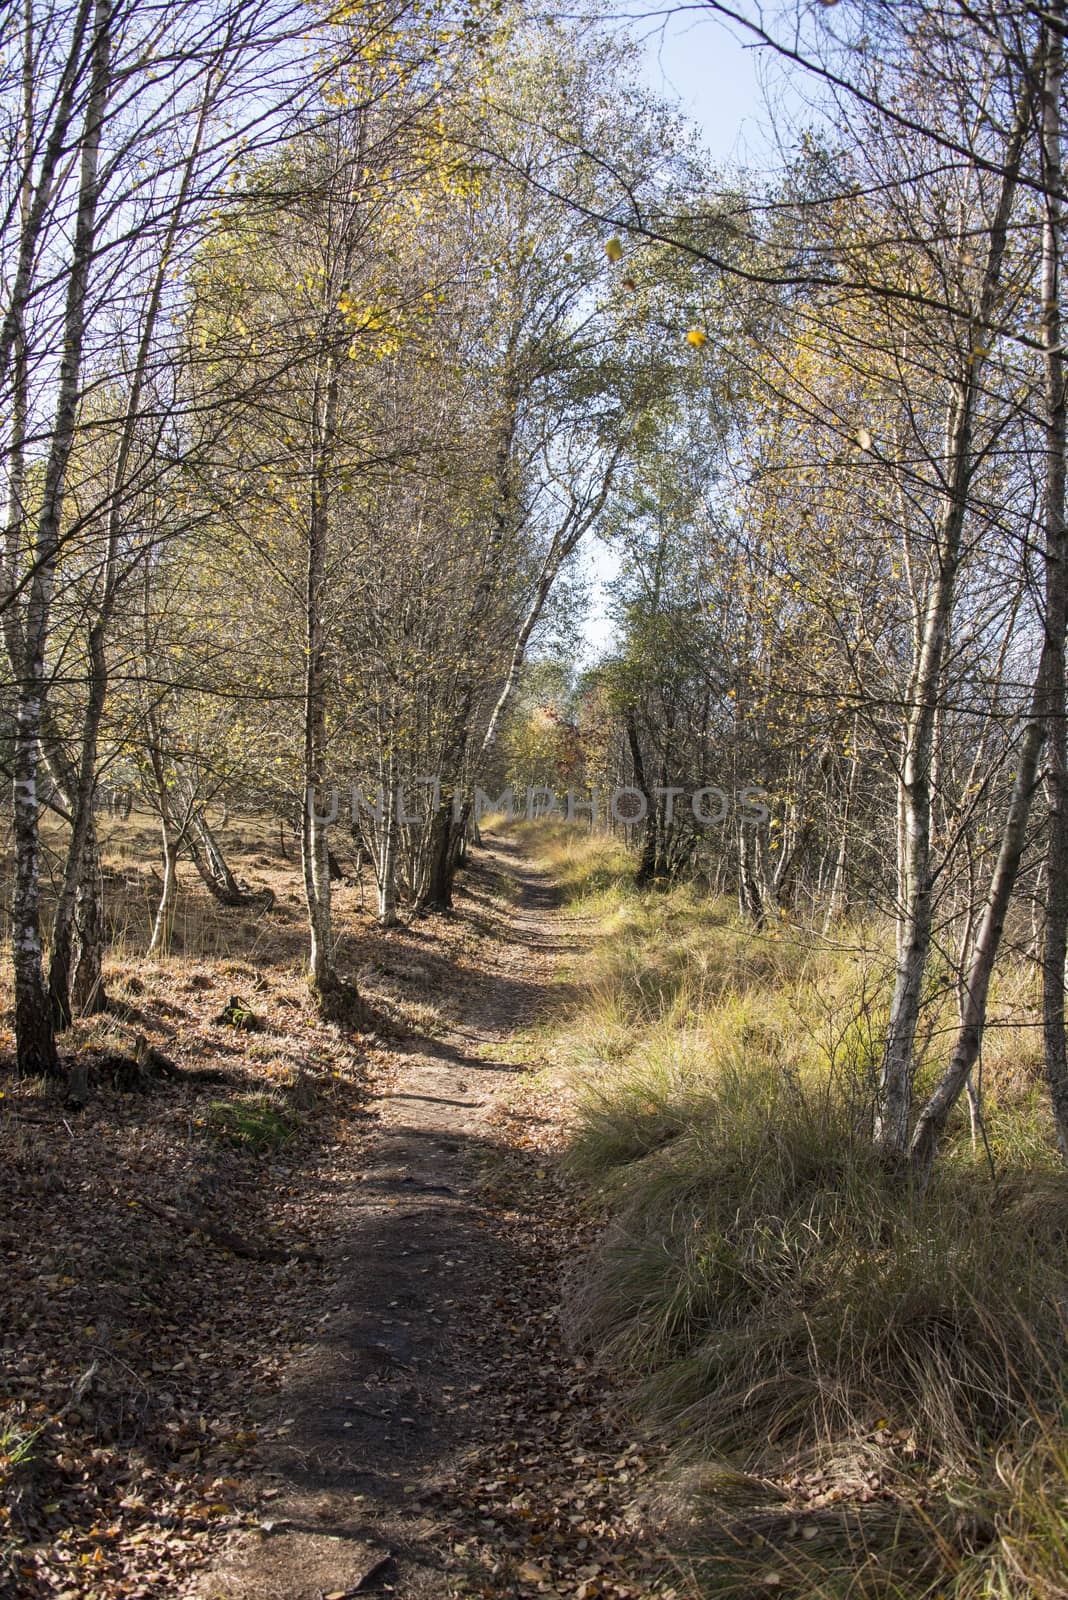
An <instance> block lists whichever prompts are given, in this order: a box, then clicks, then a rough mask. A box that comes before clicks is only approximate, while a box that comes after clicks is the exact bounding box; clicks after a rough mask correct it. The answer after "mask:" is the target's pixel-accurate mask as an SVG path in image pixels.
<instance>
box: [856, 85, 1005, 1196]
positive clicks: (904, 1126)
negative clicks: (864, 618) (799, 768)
mask: <svg viewBox="0 0 1068 1600" xmlns="http://www.w3.org/2000/svg"><path fill="white" fill-rule="evenodd" d="M1029 121H1030V98H1029V96H1028V95H1027V94H1025V93H1021V95H1020V100H1019V107H1018V111H1017V122H1016V125H1015V127H1014V129H1013V131H1012V134H1011V136H1010V142H1009V149H1008V151H1007V153H1006V158H1005V165H1004V168H1003V173H1002V179H1001V188H1000V192H999V196H998V205H997V210H996V213H995V216H994V219H993V222H992V224H991V229H990V243H989V247H988V250H987V259H986V264H985V268H984V272H983V281H982V288H981V291H980V296H979V302H978V304H977V306H976V308H975V315H974V317H973V318H972V320H971V324H970V327H969V342H970V344H971V349H970V350H969V351H968V353H967V365H966V367H965V370H964V372H963V373H962V374H961V375H960V376H959V377H958V379H957V382H956V386H955V391H954V394H953V398H952V400H951V402H950V405H949V409H948V414H947V422H946V450H945V470H944V481H945V485H946V487H945V491H944V495H943V504H942V511H941V516H940V523H939V529H938V537H937V541H936V558H937V567H936V570H935V573H934V576H933V578H932V581H931V589H930V593H929V595H928V600H927V607H926V611H925V614H924V618H923V624H922V628H921V633H920V648H919V658H918V661H917V663H916V671H915V674H914V679H913V684H912V697H911V698H912V709H911V711H910V712H909V716H908V721H907V725H906V735H905V752H904V762H903V768H902V774H901V779H900V787H899V802H900V805H901V807H902V812H903V824H904V839H903V861H902V866H901V873H902V876H901V883H900V888H899V901H900V906H899V911H898V930H897V933H898V940H897V946H898V955H897V973H896V976H895V980H894V994H893V999H892V1001H891V1005H890V1017H889V1022H888V1025H887V1031H886V1044H885V1048H884V1051H883V1062H882V1069H881V1072H880V1077H879V1093H878V1100H877V1105H876V1115H875V1139H876V1142H877V1143H878V1144H879V1145H880V1147H881V1148H882V1150H883V1152H884V1154H885V1155H886V1156H887V1157H888V1159H889V1160H891V1161H892V1162H894V1163H895V1164H898V1163H900V1162H902V1161H903V1160H904V1159H905V1157H906V1154H907V1152H908V1149H909V1127H910V1119H911V1111H912V1083H913V1072H914V1052H915V1045H916V1030H917V1027H918V1024H919V1019H920V1009H921V1005H922V1001H923V988H924V982H925V980H926V976H927V961H928V956H929V954H930V948H931V923H932V915H933V909H934V908H933V896H934V870H933V864H932V859H931V772H932V765H933V762H934V757H935V749H934V744H935V729H936V726H937V722H938V711H939V703H940V689H941V685H942V678H943V666H944V663H945V659H946V651H947V647H948V634H949V624H950V618H951V616H952V611H953V602H954V598H955V592H956V581H957V572H958V568H959V565H960V556H961V541H962V538H963V533H964V521H965V517H966V515H967V510H968V490H969V485H970V481H971V475H972V470H973V460H972V455H973V451H972V429H973V414H974V408H975V403H976V399H977V397H978V395H979V394H980V393H981V379H982V374H983V370H984V352H985V348H986V346H987V344H988V343H989V338H988V329H989V326H990V320H991V316H992V314H993V310H994V306H995V303H996V297H997V293H998V288H999V285H1000V281H1001V270H1002V266H1003V263H1004V257H1005V241H1006V237H1007V230H1008V223H1009V217H1010V215H1011V211H1012V204H1013V199H1014V196H1015V193H1016V181H1017V176H1018V173H1019V167H1020V160H1021V156H1022V153H1023V148H1024V141H1025V137H1026V133H1027V128H1028V125H1029Z"/></svg>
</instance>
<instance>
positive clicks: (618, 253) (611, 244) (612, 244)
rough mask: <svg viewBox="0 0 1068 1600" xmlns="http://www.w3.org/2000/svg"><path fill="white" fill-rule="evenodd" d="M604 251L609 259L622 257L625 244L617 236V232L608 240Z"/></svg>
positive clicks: (616, 259) (615, 259)
mask: <svg viewBox="0 0 1068 1600" xmlns="http://www.w3.org/2000/svg"><path fill="white" fill-rule="evenodd" d="M604 253H605V255H606V256H607V257H608V259H609V261H618V260H619V259H620V258H621V257H622V255H623V246H622V244H621V243H620V241H619V240H618V239H617V238H616V236H615V234H613V235H612V237H611V239H608V240H606V242H605V247H604Z"/></svg>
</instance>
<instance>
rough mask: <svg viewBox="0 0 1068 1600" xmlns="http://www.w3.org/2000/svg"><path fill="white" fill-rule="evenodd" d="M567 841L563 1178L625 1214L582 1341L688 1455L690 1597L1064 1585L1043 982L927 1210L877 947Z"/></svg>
mask: <svg viewBox="0 0 1068 1600" xmlns="http://www.w3.org/2000/svg"><path fill="white" fill-rule="evenodd" d="M552 849H553V852H554V860H553V870H559V868H560V866H561V864H562V865H563V867H564V868H565V869H566V872H567V874H568V890H567V892H568V896H569V899H570V900H571V902H572V903H573V904H575V905H578V906H579V907H581V908H582V909H583V910H586V911H588V912H589V913H590V914H591V915H592V914H596V915H597V917H598V918H599V920H600V925H601V927H602V929H603V930H604V933H605V935H606V936H605V937H603V938H602V939H601V940H600V941H599V942H598V945H597V949H596V952H595V954H594V956H593V957H592V960H591V963H590V967H589V969H588V971H587V973H586V983H585V987H584V989H583V990H582V992H581V994H580V997H579V1000H578V1002H577V1005H576V1008H575V1011H574V1014H573V1015H572V1017H571V1018H570V1019H569V1021H568V1023H567V1024H566V1026H565V1029H564V1032H563V1034H562V1037H561V1040H560V1047H561V1053H562V1055H563V1056H564V1058H565V1059H566V1060H567V1061H568V1062H569V1063H570V1070H571V1074H572V1077H573V1079H574V1084H575V1097H576V1104H577V1116H576V1124H575V1127H574V1130H573V1136H572V1141H571V1146H570V1153H569V1160H570V1162H571V1165H572V1167H573V1169H574V1170H575V1172H576V1173H578V1174H579V1175H580V1176H581V1177H582V1179H583V1180H584V1181H585V1182H586V1183H587V1184H588V1185H589V1186H590V1188H591V1190H592V1191H593V1193H594V1194H595V1195H596V1196H597V1198H598V1199H599V1201H600V1203H601V1204H603V1205H604V1206H606V1207H607V1212H608V1218H609V1220H608V1223H607V1226H606V1227H605V1229H604V1232H603V1234H602V1237H601V1239H600V1243H599V1245H598V1246H597V1248H596V1249H595V1250H594V1251H593V1252H592V1254H591V1255H590V1256H589V1257H587V1258H586V1259H585V1260H583V1261H582V1262H580V1263H579V1264H577V1266H576V1269H575V1271H574V1274H573V1280H572V1284H571V1293H570V1302H569V1316H570V1326H571V1332H572V1334H573V1337H574V1338H575V1340H576V1341H577V1342H578V1343H579V1344H581V1345H582V1346H583V1347H584V1348H585V1349H586V1350H587V1351H588V1352H592V1353H594V1354H596V1355H597V1356H599V1357H600V1358H601V1359H602V1360H604V1361H606V1362H608V1363H611V1364H612V1365H613V1366H615V1367H616V1368H617V1369H619V1370H621V1371H622V1372H624V1373H625V1374H628V1375H629V1376H630V1378H631V1380H632V1382H633V1392H634V1397H635V1404H636V1406H637V1407H638V1408H639V1409H640V1410H641V1412H642V1413H643V1414H644V1415H645V1417H646V1418H647V1419H650V1420H652V1421H653V1422H654V1423H656V1424H657V1425H659V1426H660V1427H662V1428H663V1429H665V1430H666V1431H667V1432H668V1434H669V1435H670V1437H671V1438H672V1439H673V1440H674V1442H675V1445H676V1447H677V1453H678V1458H679V1461H680V1463H686V1474H687V1476H686V1479H685V1481H686V1483H687V1484H688V1486H689V1487H688V1488H687V1490H686V1495H685V1499H686V1515H685V1518H684V1522H685V1524H686V1528H687V1534H686V1538H687V1540H688V1542H689V1543H690V1545H691V1547H692V1549H691V1554H692V1570H693V1573H694V1581H695V1583H696V1584H697V1585H698V1587H699V1588H700V1589H701V1590H702V1591H703V1592H705V1593H708V1594H714V1595H722V1596H726V1595H739V1596H741V1595H752V1594H757V1593H766V1592H771V1593H779V1594H793V1595H796V1596H798V1597H801V1596H813V1597H817V1600H819V1597H824V1596H826V1597H830V1596H839V1595H840V1596H845V1595H849V1596H861V1595H864V1596H867V1595H870V1596H876V1595H878V1596H884V1597H890V1596H895V1597H899V1600H919V1597H920V1596H923V1597H933V1596H935V1595H943V1596H947V1597H948V1596H950V1595H952V1596H954V1597H957V1600H995V1597H1000V1600H1010V1597H1011V1600H1023V1597H1024V1596H1031V1595H1037V1596H1046V1595H1049V1596H1054V1597H1056V1596H1061V1595H1065V1596H1068V1578H1066V1576H1065V1574H1066V1573H1068V1380H1066V1374H1065V1360H1066V1353H1068V1346H1066V1337H1065V1336H1066V1318H1068V1173H1065V1172H1064V1170H1063V1169H1062V1168H1061V1166H1060V1164H1059V1162H1058V1161H1057V1158H1056V1155H1055V1151H1054V1149H1053V1146H1052V1143H1051V1139H1050V1132H1049V1127H1048V1122H1047V1120H1046V1118H1045V1115H1044V1112H1043V1109H1042V1107H1041V1102H1040V1098H1039V1096H1038V1095H1037V1093H1036V1087H1035V1082H1034V1076H1033V1073H1032V1072H1031V1071H1030V1069H1029V1068H1028V1066H1027V1061H1028V1057H1029V1053H1031V1052H1033V1048H1034V1046H1033V1038H1032V1036H1031V1034H1030V1033H1029V1031H1028V1029H1027V1027H1026V1026H1025V1025H1021V1024H1020V1021H1019V1019H1020V1016H1021V1013H1022V1012H1023V1011H1024V1008H1025V1006H1026V1005H1027V1004H1029V1003H1030V978H1029V975H1028V974H1027V973H1026V971H1024V970H1023V969H1010V970H1009V971H1007V972H1006V973H1004V974H1002V975H1001V977H1000V978H999V999H998V1002H997V1003H998V1004H1000V1005H1001V1008H1002V1009H1001V1011H1000V1013H998V1015H999V1027H998V1028H997V1030H996V1031H995V1033H994V1035H993V1037H992V1041H991V1046H990V1048H989V1050H988V1052H987V1063H986V1072H987V1085H986V1089H987V1094H986V1101H985V1104H986V1109H987V1122H986V1124H985V1125H984V1127H983V1130H982V1132H983V1135H984V1137H983V1138H982V1139H979V1138H973V1131H974V1130H972V1129H970V1127H969V1124H968V1120H967V1118H966V1116H965V1115H964V1113H963V1112H962V1113H961V1115H960V1117H959V1118H958V1121H957V1124H956V1125H955V1127H954V1130H953V1133H952V1136H951V1139H950V1141H949V1145H948V1148H947V1151H946V1154H945V1156H944V1158H943V1160H942V1162H941V1164H940V1167H939V1169H938V1171H937V1173H936V1176H935V1179H934V1182H933V1184H932V1186H931V1188H930V1189H929V1191H928V1192H927V1193H926V1194H925V1195H923V1196H919V1195H917V1194H916V1193H914V1192H913V1191H912V1190H910V1188H909V1187H908V1185H907V1183H903V1182H902V1180H901V1179H900V1178H899V1177H898V1176H897V1175H896V1174H893V1173H891V1172H888V1171H887V1170H886V1169H885V1168H884V1166H883V1165H882V1164H881V1162H880V1160H879V1158H878V1155H877V1152H876V1151H875V1149H874V1147H873V1144H872V1139H871V1128H872V1105H873V1090H874V1076H875V1072H876V1069H877V1065H878V1061H879V1056H880V1048H881V1034H880V1029H881V1026H882V1018H883V1017H884V1016H885V1011H886V1004H887V999H888V990H887V978H886V961H885V956H886V952H887V949H888V947H889V940H888V935H887V934H886V933H877V935H876V937H875V938H874V939H873V938H871V937H869V938H868V939H867V940H866V941H865V943H864V945H863V947H862V945H861V941H860V939H859V938H857V939H856V940H854V941H851V939H850V935H849V932H848V930H847V931H846V933H845V934H844V935H843V936H842V937H841V938H840V939H839V940H838V941H837V943H836V947H834V948H831V947H830V946H828V945H827V944H826V943H825V942H824V941H822V940H821V939H819V938H818V937H817V936H815V935H806V934H805V933H804V932H803V931H798V930H794V929H790V928H788V927H784V928H779V929H775V930H773V931H772V932H770V933H766V934H757V933H755V932H754V931H753V930H751V929H749V928H747V927H744V926H741V925H740V924H739V923H738V922H737V921H736V920H735V918H734V916H733V913H732V910H731V908H730V907H729V906H727V905H726V904H724V903H723V902H717V901H714V900H709V899H704V898H702V897H701V896H700V895H698V894H697V893H695V892H694V890H693V889H692V888H690V887H685V886H681V887H678V888H675V889H672V890H669V891H667V892H664V891H656V892H652V893H644V894H641V893H638V892H637V891H635V890H634V888H633V885H632V882H631V880H630V879H629V878H628V875H627V874H626V872H624V871H622V870H621V866H622V864H621V862H620V855H619V850H618V847H616V846H606V847H605V849H604V859H603V860H602V861H599V860H598V856H597V845H596V836H589V835H587V836H585V837H584V838H583V839H581V840H580V841H578V842H577V843H573V844H568V843H567V842H566V841H560V840H556V841H554V842H553V845H552ZM951 1004H952V996H951V995H949V994H936V995H935V996H934V998H933V1000H932V1005H931V1008H930V1022H931V1025H930V1027H929V1029H928V1035H927V1044H926V1049H927V1060H926V1062H924V1063H922V1064H921V1071H923V1072H927V1073H929V1072H931V1071H933V1070H935V1067H936V1065H937V1062H938V1060H939V1052H940V1050H942V1049H943V1048H944V1040H943V1039H942V1035H941V1032H940V1028H941V1025H942V1022H943V1021H944V1020H947V1019H948V1021H950V1022H951ZM1013 1018H1015V1019H1016V1021H1015V1022H1014V1021H1013ZM1024 1023H1026V1015H1024Z"/></svg>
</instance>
